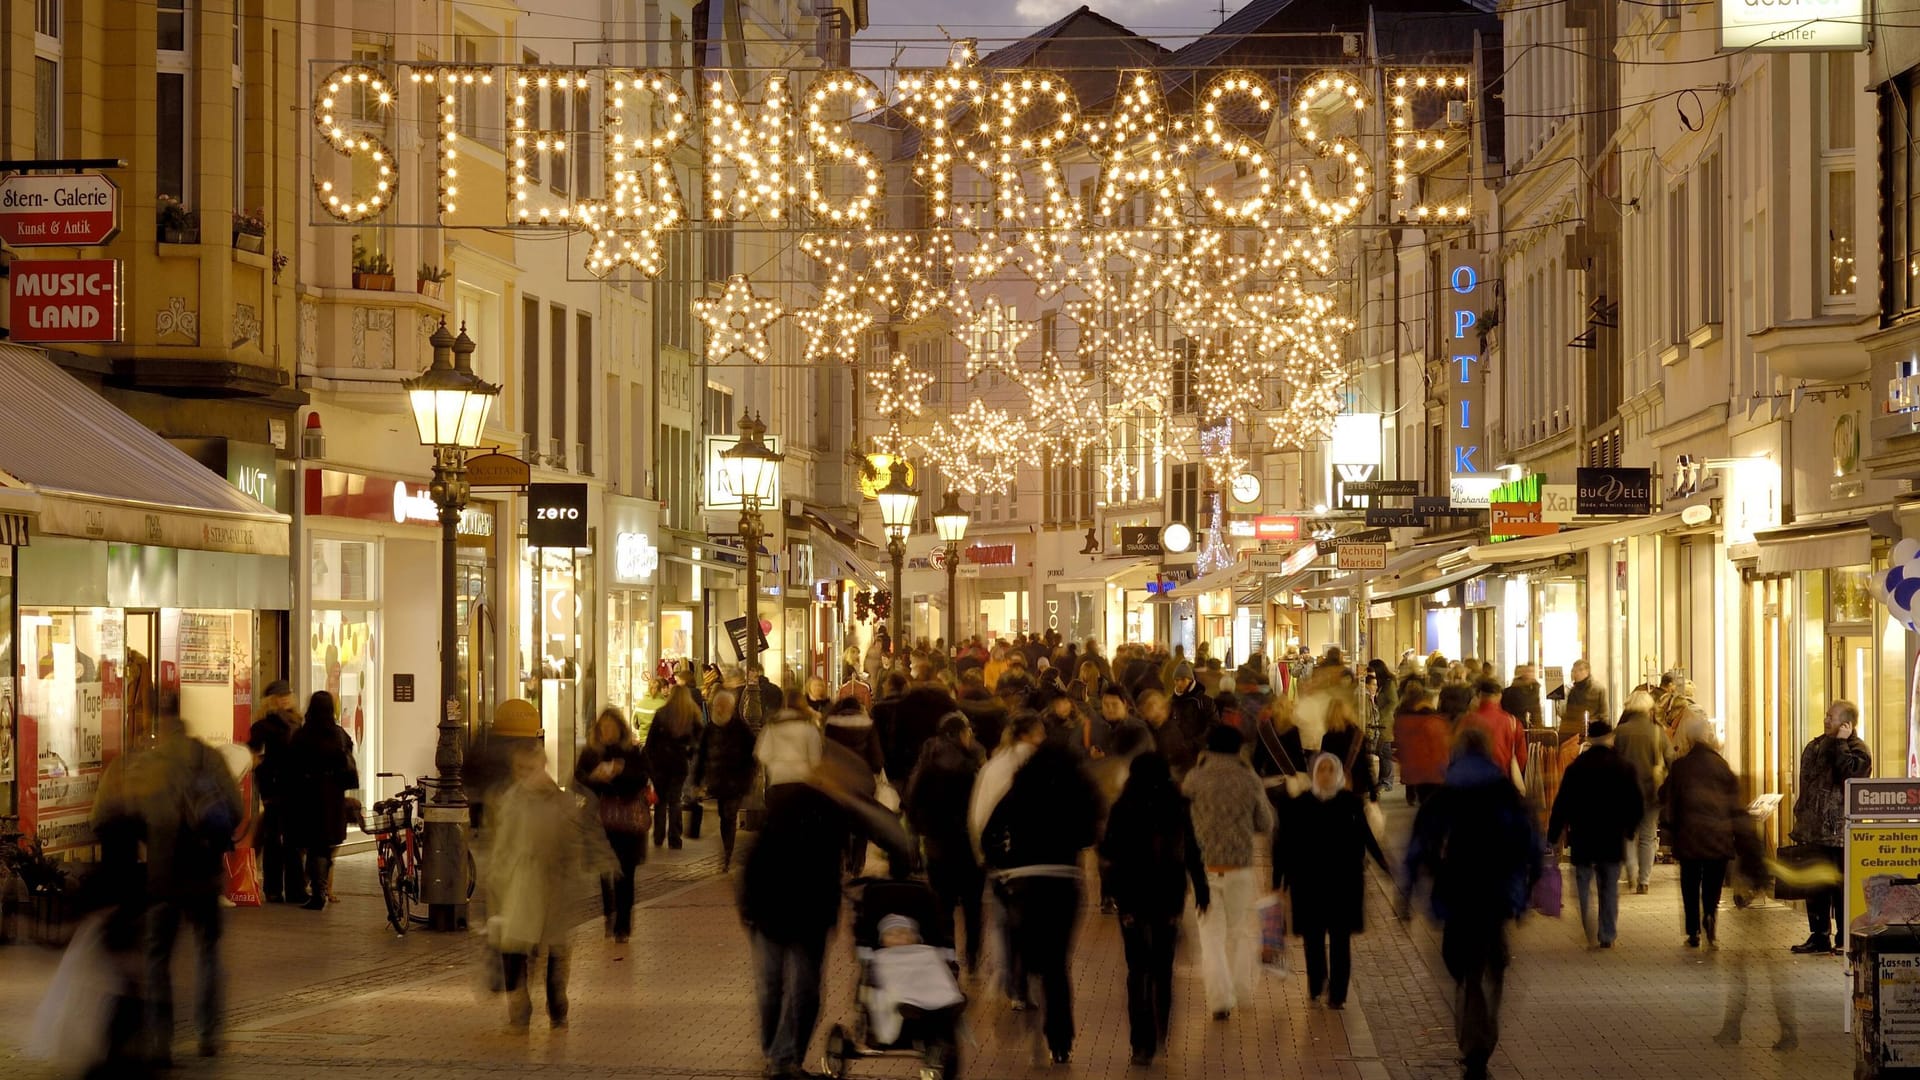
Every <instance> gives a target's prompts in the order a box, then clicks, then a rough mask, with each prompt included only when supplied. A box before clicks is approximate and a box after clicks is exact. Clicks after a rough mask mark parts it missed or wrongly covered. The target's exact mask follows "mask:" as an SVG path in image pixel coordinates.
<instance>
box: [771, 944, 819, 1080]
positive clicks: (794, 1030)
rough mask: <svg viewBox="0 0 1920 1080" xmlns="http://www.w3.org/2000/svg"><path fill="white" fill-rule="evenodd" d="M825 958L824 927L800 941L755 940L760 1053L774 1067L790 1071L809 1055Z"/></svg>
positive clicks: (816, 1018) (817, 1015)
mask: <svg viewBox="0 0 1920 1080" xmlns="http://www.w3.org/2000/svg"><path fill="white" fill-rule="evenodd" d="M826 953H827V931H826V930H825V929H824V928H823V929H821V930H818V931H815V932H814V933H812V934H809V935H808V936H807V937H806V938H804V939H803V940H800V941H793V942H782V941H775V940H773V939H772V938H770V937H768V936H766V935H765V934H762V933H758V932H756V933H754V935H753V991H754V995H755V996H756V997H757V998H758V999H759V1001H760V1052H761V1053H762V1054H764V1055H765V1056H766V1059H767V1064H768V1065H769V1066H771V1067H772V1068H774V1069H776V1070H778V1069H792V1068H796V1067H798V1066H799V1065H800V1063H801V1061H802V1060H803V1059H805V1058H806V1056H807V1044H808V1043H810V1042H812V1041H813V1027H814V1024H816V1023H817V1022H818V1021H819V1019H820V965H821V961H822V960H823V959H825V957H826Z"/></svg>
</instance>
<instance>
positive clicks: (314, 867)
mask: <svg viewBox="0 0 1920 1080" xmlns="http://www.w3.org/2000/svg"><path fill="white" fill-rule="evenodd" d="M303 855H304V861H305V863H306V867H307V893H308V894H309V895H310V896H312V897H315V898H317V899H321V900H325V899H326V898H327V879H328V878H330V877H332V876H333V846H332V845H331V844H328V845H324V846H321V847H310V848H308V849H307V850H306V851H305V852H304V853H303Z"/></svg>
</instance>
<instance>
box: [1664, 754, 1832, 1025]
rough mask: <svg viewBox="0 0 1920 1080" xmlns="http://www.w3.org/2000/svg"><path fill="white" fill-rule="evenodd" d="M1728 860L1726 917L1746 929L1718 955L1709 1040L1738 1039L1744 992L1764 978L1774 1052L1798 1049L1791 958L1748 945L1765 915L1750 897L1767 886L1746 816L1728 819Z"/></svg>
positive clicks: (1758, 938)
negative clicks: (1774, 1028)
mask: <svg viewBox="0 0 1920 1080" xmlns="http://www.w3.org/2000/svg"><path fill="white" fill-rule="evenodd" d="M1669 780H1671V777H1669ZM1733 849H1734V859H1733V863H1732V871H1733V874H1732V885H1733V911H1732V913H1731V914H1730V915H1729V917H1730V918H1733V919H1736V920H1739V921H1740V922H1742V923H1744V924H1745V929H1746V933H1744V934H1736V935H1734V936H1733V937H1732V939H1731V940H1732V941H1733V942H1734V943H1735V944H1734V947H1733V948H1732V949H1729V950H1727V953H1725V954H1722V960H1721V963H1722V964H1723V965H1724V970H1725V973H1726V974H1725V979H1724V980H1723V981H1724V983H1725V985H1726V988H1727V1001H1726V1008H1725V1009H1724V1010H1723V1012H1722V1013H1721V1020H1720V1030H1719V1032H1717V1033H1716V1034H1715V1035H1714V1037H1713V1041H1714V1042H1716V1043H1719V1044H1720V1045H1721V1046H1738V1045H1739V1044H1740V1035H1741V1030H1740V1029H1741V1025H1742V1023H1743V1022H1744V1021H1745V1019H1746V1014H1747V997H1748V994H1749V992H1750V990H1751V988H1752V985H1751V984H1752V981H1753V980H1754V979H1755V978H1760V979H1764V980H1765V981H1766V983H1767V986H1768V989H1769V990H1770V991H1771V996H1772V998H1773V1014H1774V1017H1775V1019H1776V1020H1778V1021H1779V1024H1780V1037H1779V1038H1778V1039H1776V1040H1775V1041H1774V1043H1773V1051H1774V1053H1776V1054H1779V1053H1786V1052H1788V1051H1791V1050H1795V1049H1798V1048H1799V1046H1800V1029H1799V1024H1798V1023H1797V1022H1796V1021H1795V1018H1794V1011H1793V994H1794V990H1795V985H1794V984H1795V982H1796V981H1798V980H1797V979H1796V975H1797V974H1798V973H1797V972H1793V971H1790V970H1788V965H1789V964H1791V963H1795V961H1790V960H1788V958H1786V957H1784V956H1781V955H1780V954H1779V953H1778V952H1777V951H1775V950H1774V948H1773V947H1772V946H1770V945H1765V944H1754V943H1756V942H1764V941H1766V939H1767V937H1768V932H1767V928H1768V926H1769V919H1768V916H1767V913H1766V911H1765V909H1764V908H1763V907H1761V906H1760V905H1759V904H1756V903H1755V902H1754V900H1755V899H1756V897H1757V896H1758V894H1759V893H1760V891H1761V890H1763V889H1765V888H1766V887H1767V882H1768V879H1769V878H1770V877H1771V874H1769V873H1768V870H1767V866H1766V852H1765V850H1764V848H1763V847H1762V845H1761V843H1760V833H1759V830H1758V829H1757V828H1755V826H1754V822H1753V820H1752V818H1750V817H1747V816H1746V815H1744V814H1743V815H1741V817H1740V818H1739V820H1737V821H1735V822H1734V823H1733Z"/></svg>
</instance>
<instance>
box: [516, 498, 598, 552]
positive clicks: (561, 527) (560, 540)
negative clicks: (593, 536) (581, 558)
mask: <svg viewBox="0 0 1920 1080" xmlns="http://www.w3.org/2000/svg"><path fill="white" fill-rule="evenodd" d="M527 546H528V547H538V548H583V547H586V546H587V485H585V484H528V485H527Z"/></svg>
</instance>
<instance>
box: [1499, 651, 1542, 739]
mask: <svg viewBox="0 0 1920 1080" xmlns="http://www.w3.org/2000/svg"><path fill="white" fill-rule="evenodd" d="M1500 708H1501V709H1503V710H1505V711H1506V712H1507V713H1508V714H1510V715H1511V716H1512V717H1513V718H1514V719H1515V720H1518V721H1520V723H1521V724H1522V725H1523V726H1525V727H1528V728H1537V727H1542V726H1544V725H1545V724H1546V721H1545V719H1543V715H1544V714H1543V713H1542V712H1541V709H1540V680H1538V679H1536V678H1534V677H1533V665H1532V664H1518V665H1515V666H1514V669H1513V682H1511V683H1509V684H1507V688H1506V689H1505V690H1503V691H1501V692H1500Z"/></svg>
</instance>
